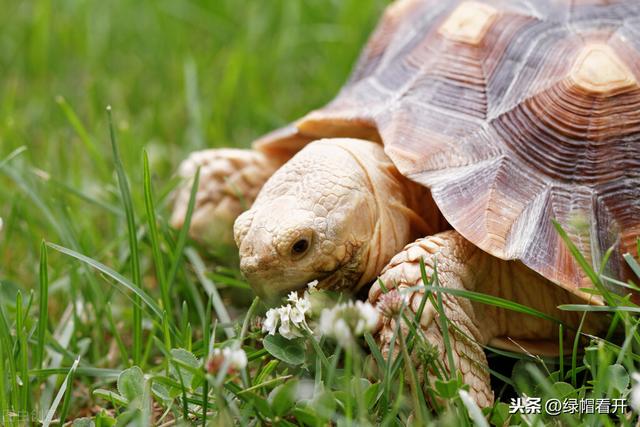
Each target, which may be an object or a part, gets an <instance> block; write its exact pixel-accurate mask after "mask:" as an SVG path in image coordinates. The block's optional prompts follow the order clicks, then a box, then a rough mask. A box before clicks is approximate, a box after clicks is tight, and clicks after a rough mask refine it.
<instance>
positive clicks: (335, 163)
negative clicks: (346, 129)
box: [234, 138, 439, 297]
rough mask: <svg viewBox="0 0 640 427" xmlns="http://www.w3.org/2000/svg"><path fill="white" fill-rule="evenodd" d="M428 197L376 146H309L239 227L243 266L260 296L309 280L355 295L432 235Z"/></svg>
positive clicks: (352, 142) (434, 223) (336, 142)
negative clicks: (393, 259)
mask: <svg viewBox="0 0 640 427" xmlns="http://www.w3.org/2000/svg"><path fill="white" fill-rule="evenodd" d="M438 218H439V215H438V213H437V209H436V208H435V205H434V204H433V201H432V200H431V197H430V195H429V192H428V191H427V190H426V189H425V188H423V187H422V186H420V185H418V184H414V183H412V182H410V181H408V180H407V179H406V178H405V177H403V176H402V175H401V174H400V173H399V172H398V171H397V169H396V168H395V166H394V165H393V164H392V162H391V160H390V159H389V158H388V157H387V156H386V155H385V154H384V150H383V147H382V146H381V145H380V144H378V143H374V142H369V141H364V140H357V139H344V138H335V139H324V140H318V141H315V142H312V143H310V144H309V145H307V146H306V147H305V148H304V149H302V150H301V151H300V152H299V153H298V154H296V155H295V156H294V157H293V158H292V159H291V160H290V161H289V162H287V163H286V164H285V165H284V166H283V167H282V168H280V169H279V170H278V171H277V172H276V173H275V174H274V175H273V176H272V177H271V178H270V179H269V180H268V181H267V183H266V184H265V186H264V187H263V189H262V191H261V192H260V194H259V195H258V197H257V199H256V201H255V203H254V205H253V206H252V207H251V209H250V210H248V211H247V212H245V213H243V214H242V215H241V216H240V217H239V218H238V219H237V220H236V223H235V227H234V234H235V239H236V243H237V245H238V248H239V251H240V267H241V269H242V271H243V273H244V274H245V276H246V278H247V279H248V280H249V282H250V283H251V285H252V286H253V287H254V289H255V290H256V292H257V293H258V294H259V295H261V296H263V297H264V296H267V297H269V296H275V295H278V294H281V293H283V292H287V291H290V290H295V289H301V288H303V287H304V286H305V285H306V284H307V283H308V282H310V281H312V280H318V281H319V285H318V286H319V287H320V288H325V289H331V290H349V291H353V292H355V291H357V290H358V289H360V288H361V287H362V286H363V285H365V284H367V283H369V282H371V281H372V280H373V279H375V277H376V276H377V275H378V274H379V273H380V270H382V268H383V267H384V266H385V264H386V263H387V262H388V261H389V260H390V259H391V257H392V256H393V255H395V254H396V253H397V252H399V251H400V250H401V249H402V248H403V247H404V246H405V245H406V244H407V243H409V242H410V241H412V240H413V239H415V238H416V237H418V236H423V235H426V234H430V233H433V232H435V231H437V228H438V227H439V224H438V220H437V219H438Z"/></svg>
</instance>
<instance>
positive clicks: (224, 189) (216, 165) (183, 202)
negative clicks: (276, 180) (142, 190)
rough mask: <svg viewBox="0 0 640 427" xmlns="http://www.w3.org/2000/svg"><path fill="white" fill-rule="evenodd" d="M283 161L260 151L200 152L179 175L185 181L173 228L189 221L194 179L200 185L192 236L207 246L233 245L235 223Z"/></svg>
mask: <svg viewBox="0 0 640 427" xmlns="http://www.w3.org/2000/svg"><path fill="white" fill-rule="evenodd" d="M281 165H282V160H279V159H274V158H270V157H268V156H267V155H265V154H264V153H262V152H260V151H256V150H243V149H232V148H216V149H209V150H202V151H196V152H194V153H192V154H191V155H190V156H189V157H188V158H187V159H186V160H184V161H183V162H182V164H181V165H180V168H179V169H178V174H179V175H180V176H181V177H182V178H184V179H185V182H184V184H182V185H181V187H180V188H179V189H178V191H177V192H176V196H175V203H174V208H173V214H172V216H171V225H172V226H173V227H175V228H179V227H182V225H183V224H184V221H185V217H186V213H187V207H188V205H189V196H190V193H191V187H192V185H193V177H194V175H195V173H196V170H197V169H198V167H199V168H200V182H199V185H198V189H197V193H196V203H195V208H194V211H193V215H192V217H191V226H190V229H189V234H190V235H191V236H192V237H193V238H194V239H196V240H200V241H203V242H206V243H223V244H232V243H233V222H234V221H235V219H236V218H237V217H238V216H239V215H240V214H241V213H242V212H244V211H245V210H247V209H249V208H250V207H251V205H252V204H253V202H254V200H255V199H256V196H257V195H258V192H259V191H260V189H261V188H262V186H263V185H264V183H265V182H266V181H267V179H269V177H270V176H271V175H273V173H274V172H275V171H276V170H277V169H278V168H279V167H280V166H281Z"/></svg>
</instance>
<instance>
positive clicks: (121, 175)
mask: <svg viewBox="0 0 640 427" xmlns="http://www.w3.org/2000/svg"><path fill="white" fill-rule="evenodd" d="M107 118H108V120H109V136H110V139H111V149H112V151H113V161H114V164H115V168H116V174H117V175H118V186H119V187H120V198H121V200H122V204H123V205H124V211H125V214H126V217H127V230H128V234H129V251H130V257H129V261H130V263H131V275H132V276H133V279H132V281H133V283H134V284H135V285H136V287H137V288H139V289H141V288H142V275H141V273H140V254H139V252H138V239H137V236H136V220H135V215H134V212H133V201H132V200H131V191H130V190H129V181H128V179H127V174H126V173H125V171H124V166H123V164H122V159H121V158H120V151H119V149H118V143H117V142H116V134H115V130H114V127H113V117H112V115H111V106H108V107H107ZM140 306H141V304H140V298H139V297H138V294H137V293H136V294H134V304H133V319H132V324H133V363H134V365H139V364H140V361H141V360H140V359H141V357H142V310H141V308H140Z"/></svg>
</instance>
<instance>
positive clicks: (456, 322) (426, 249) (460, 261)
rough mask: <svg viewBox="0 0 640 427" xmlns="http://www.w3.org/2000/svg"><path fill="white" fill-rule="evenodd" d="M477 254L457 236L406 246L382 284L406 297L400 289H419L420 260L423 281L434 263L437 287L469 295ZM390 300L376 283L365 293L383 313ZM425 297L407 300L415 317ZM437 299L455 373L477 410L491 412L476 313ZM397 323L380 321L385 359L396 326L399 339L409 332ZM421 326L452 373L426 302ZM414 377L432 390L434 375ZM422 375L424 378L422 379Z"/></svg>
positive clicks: (448, 298) (465, 304)
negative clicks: (399, 331) (475, 404)
mask: <svg viewBox="0 0 640 427" xmlns="http://www.w3.org/2000/svg"><path fill="white" fill-rule="evenodd" d="M478 252H481V251H479V250H478V249H477V248H476V247H475V246H473V245H471V244H470V243H468V242H466V240H464V239H463V238H462V237H461V236H460V235H459V234H458V233H456V232H445V233H441V234H438V235H435V236H431V237H426V238H423V239H419V240H417V241H416V242H414V243H411V244H409V245H407V246H406V247H405V248H404V250H403V251H402V252H400V253H399V254H397V255H396V256H395V257H394V258H393V259H392V260H391V262H390V263H389V264H388V265H387V267H385V269H384V270H383V272H382V274H381V276H380V279H381V281H382V282H383V283H384V284H385V287H387V289H393V288H398V291H399V292H400V293H401V295H404V292H403V291H402V289H403V288H408V287H414V286H420V285H421V284H422V279H421V273H420V260H421V259H423V260H424V264H425V268H426V272H427V275H428V276H429V277H430V276H431V275H432V274H433V270H434V266H435V264H436V259H437V272H438V279H439V284H440V286H442V287H447V288H454V289H467V290H473V289H474V284H475V278H474V276H475V275H474V267H475V264H476V258H477V255H478ZM481 257H482V256H481ZM391 292H392V293H393V292H395V291H391ZM391 295H392V294H389V295H383V294H382V289H381V287H380V286H379V284H378V283H376V284H375V285H374V286H373V287H372V288H371V290H370V292H369V300H370V301H371V302H372V303H374V304H377V305H378V307H379V308H380V309H381V310H382V311H383V313H384V312H389V311H390V310H389V309H390V307H385V305H386V304H389V303H390V302H391V300H392V299H393V297H391ZM423 295H424V293H423V292H422V291H415V292H411V293H410V294H407V295H406V297H405V301H406V302H407V307H408V308H409V309H410V310H411V311H412V312H413V313H415V312H417V311H418V308H419V306H420V304H421V301H422V297H423ZM441 295H442V302H443V307H444V312H445V314H446V317H447V319H448V321H449V328H448V332H449V341H450V344H451V348H452V350H453V351H452V353H453V354H452V356H453V361H454V364H455V369H454V371H460V372H462V376H463V380H464V382H465V383H466V384H468V385H469V388H470V390H469V392H470V394H471V396H472V397H473V398H474V399H475V401H476V402H477V403H478V405H480V406H481V407H486V406H490V405H492V404H493V391H492V390H491V383H490V378H489V371H488V365H487V359H486V356H485V353H484V351H483V349H482V347H481V345H480V344H485V343H486V341H485V338H484V337H483V334H481V333H480V330H479V328H478V318H477V317H476V312H475V311H474V307H473V305H472V304H471V303H470V302H469V300H467V299H464V298H456V297H454V296H453V295H451V294H446V293H442V294H441ZM396 300H397V297H396ZM391 311H393V310H391ZM407 315H408V317H411V313H409V312H407ZM396 319H397V318H393V317H388V316H383V320H382V325H381V329H380V330H379V332H378V340H379V342H380V344H381V348H382V351H383V354H385V356H386V354H388V351H389V347H390V344H391V340H392V339H393V334H394V331H395V329H396V322H397V321H400V322H401V326H400V327H401V331H402V332H401V333H402V334H403V335H404V336H406V334H407V332H408V328H407V327H406V324H405V322H404V321H403V320H396ZM483 321H490V319H483ZM420 325H421V328H422V332H423V334H424V335H423V336H424V338H425V339H426V340H427V341H428V342H429V343H430V344H432V345H433V346H435V348H436V350H437V352H438V356H439V360H441V361H443V365H444V368H445V369H446V370H447V371H450V370H451V367H450V366H449V362H448V357H447V355H446V351H445V345H444V339H443V336H442V330H441V323H440V319H439V314H438V310H437V309H436V308H435V307H434V306H433V305H432V304H431V303H430V302H429V301H427V303H426V304H425V307H424V310H423V312H422V316H421V318H420ZM398 344H399V343H396V345H395V349H396V350H395V351H394V352H397V351H398V350H397V349H398V347H399V345H398ZM414 356H415V355H414ZM418 372H419V375H420V376H421V377H422V379H423V380H425V379H428V380H429V382H430V383H431V384H433V381H434V379H435V378H436V373H435V372H433V371H432V370H429V371H427V372H424V367H423V366H418ZM425 374H426V376H427V378H425V377H424V375H425Z"/></svg>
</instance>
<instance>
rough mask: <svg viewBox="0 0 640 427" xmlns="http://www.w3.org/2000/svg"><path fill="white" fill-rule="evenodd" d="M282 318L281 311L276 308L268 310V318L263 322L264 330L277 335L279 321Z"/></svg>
mask: <svg viewBox="0 0 640 427" xmlns="http://www.w3.org/2000/svg"><path fill="white" fill-rule="evenodd" d="M279 320H280V312H279V311H278V310H275V309H271V310H269V311H267V318H266V319H265V320H264V323H263V324H262V332H268V333H269V335H275V333H276V330H277V329H278V321H279Z"/></svg>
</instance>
